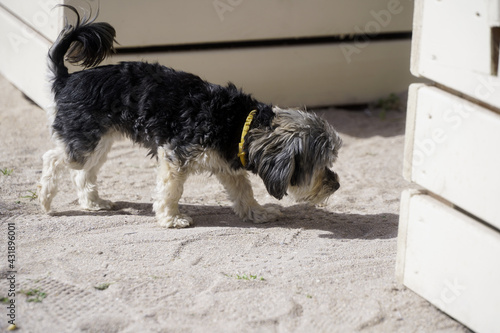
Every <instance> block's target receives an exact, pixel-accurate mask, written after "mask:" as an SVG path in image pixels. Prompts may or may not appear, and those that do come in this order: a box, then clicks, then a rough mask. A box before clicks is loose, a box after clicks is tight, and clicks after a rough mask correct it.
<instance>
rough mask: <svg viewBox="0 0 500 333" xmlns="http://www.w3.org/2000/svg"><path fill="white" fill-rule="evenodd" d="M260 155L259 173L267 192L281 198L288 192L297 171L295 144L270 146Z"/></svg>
mask: <svg viewBox="0 0 500 333" xmlns="http://www.w3.org/2000/svg"><path fill="white" fill-rule="evenodd" d="M293 141H296V140H293ZM295 143H298V142H295ZM258 155H259V156H256V157H257V158H258V161H257V163H256V166H257V174H258V175H259V176H260V178H262V181H263V182H264V185H265V186H266V189H267V192H269V194H271V195H272V196H273V197H275V198H276V199H278V200H281V199H282V198H283V197H284V196H285V195H286V194H287V193H286V191H287V189H288V186H289V185H290V181H291V179H292V176H293V174H294V172H295V167H296V165H295V156H296V152H295V145H294V144H289V145H277V146H275V147H273V148H270V147H269V146H268V147H266V149H264V151H263V152H262V153H261V154H258Z"/></svg>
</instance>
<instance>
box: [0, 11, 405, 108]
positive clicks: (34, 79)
mask: <svg viewBox="0 0 500 333" xmlns="http://www.w3.org/2000/svg"><path fill="white" fill-rule="evenodd" d="M2 13H3V15H4V17H5V19H2V22H1V23H0V24H1V25H2V26H3V27H4V28H5V30H3V31H11V30H12V29H14V30H15V31H14V30H12V31H14V32H13V33H15V34H17V35H18V36H22V34H23V31H24V30H25V29H28V28H27V27H25V25H24V24H23V23H22V22H20V21H19V20H17V19H16V18H14V17H12V16H11V15H9V13H7V12H5V11H3V10H2ZM8 35H9V34H6V35H3V34H2V35H1V37H0V38H3V40H1V41H0V45H5V46H6V47H0V52H3V53H0V55H1V58H0V59H5V61H1V62H0V72H2V73H3V74H4V75H6V76H7V77H8V78H9V80H11V81H12V82H14V83H15V84H16V85H17V86H18V87H19V88H20V89H21V90H23V91H24V92H25V93H26V94H27V95H28V96H30V97H31V98H32V99H33V100H34V101H35V102H36V103H37V104H39V105H41V106H44V107H45V106H46V105H47V103H48V102H49V97H48V96H49V95H48V94H47V93H46V91H47V90H48V89H47V84H46V82H47V81H46V55H47V50H48V48H49V46H50V45H49V43H48V42H47V40H45V39H44V38H42V37H41V36H40V35H37V34H31V35H30V36H31V37H30V38H29V39H26V42H24V40H23V42H22V43H21V45H20V47H21V48H22V49H19V50H13V49H12V45H11V43H10V42H9V40H7V39H6V38H7V36H8ZM409 53H410V43H409V41H392V42H372V43H367V44H366V45H365V46H364V48H362V49H359V53H356V54H353V55H352V57H351V58H349V59H348V58H346V57H345V56H344V53H343V52H342V49H341V46H340V45H338V44H329V45H310V46H294V47H274V48H272V47H268V48H254V49H232V50H217V51H196V52H173V53H152V54H136V55H127V56H123V55H122V56H116V57H114V58H112V59H111V60H109V62H117V61H125V60H148V61H159V62H160V63H162V64H164V65H167V66H170V67H173V68H176V69H180V70H185V71H188V72H192V73H195V74H198V75H200V76H202V77H203V78H205V79H208V80H209V81H212V82H215V83H220V84H226V83H227V82H228V81H232V82H234V83H235V84H237V85H238V86H240V87H242V88H244V90H245V91H247V92H249V93H252V94H254V96H255V97H257V98H259V99H261V100H263V101H267V102H272V103H274V104H278V105H282V106H305V105H307V106H314V105H333V104H348V103H364V102H370V101H373V100H376V99H378V98H380V97H383V96H387V95H388V94H389V93H397V92H400V91H404V90H405V89H406V87H407V86H408V84H409V83H410V82H411V81H412V80H413V78H412V77H411V75H410V73H409V72H408V70H407V68H408V64H409V57H408V55H409ZM387 73H393V75H388V74H387Z"/></svg>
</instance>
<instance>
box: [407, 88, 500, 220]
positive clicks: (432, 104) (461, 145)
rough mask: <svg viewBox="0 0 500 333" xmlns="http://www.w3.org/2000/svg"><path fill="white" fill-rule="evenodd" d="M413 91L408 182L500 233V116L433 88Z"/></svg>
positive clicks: (408, 144)
mask: <svg viewBox="0 0 500 333" xmlns="http://www.w3.org/2000/svg"><path fill="white" fill-rule="evenodd" d="M412 90H414V91H413V93H412V95H415V94H416V98H411V99H410V101H411V102H412V104H409V105H408V109H409V112H408V115H409V116H410V115H414V117H415V118H414V119H415V124H414V129H413V132H412V131H411V130H410V132H408V133H407V137H406V140H407V145H406V148H407V151H406V152H405V164H409V166H408V167H407V168H406V170H407V172H406V174H407V178H409V180H411V181H413V182H415V183H417V184H419V185H421V186H423V187H424V188H426V189H428V190H430V191H432V192H434V193H435V194H437V195H439V196H441V197H443V198H445V199H446V200H448V201H451V202H452V203H454V204H456V205H458V206H460V207H461V208H463V209H465V210H467V211H468V212H470V213H471V214H474V215H476V216H478V217H479V218H481V219H483V220H485V221H487V222H488V223H491V224H492V225H493V226H495V227H496V228H499V229H500V206H499V205H498V201H499V198H500V186H499V184H500V173H499V172H498V170H500V154H498V153H497V151H498V142H500V131H499V129H500V115H499V114H497V113H495V112H492V111H490V110H488V109H485V108H482V107H480V106H478V105H476V104H473V103H471V102H468V101H466V100H464V99H461V98H459V97H456V96H454V95H451V94H449V93H446V92H444V91H442V90H440V89H438V88H435V87H426V86H417V87H416V89H412ZM412 117H413V116H412ZM411 121H412V120H411V119H408V122H411ZM411 147H413V149H411Z"/></svg>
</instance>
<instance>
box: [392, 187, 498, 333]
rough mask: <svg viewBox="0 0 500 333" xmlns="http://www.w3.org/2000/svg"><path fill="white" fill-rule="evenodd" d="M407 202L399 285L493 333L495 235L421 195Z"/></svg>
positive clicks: (402, 221)
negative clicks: (401, 283)
mask: <svg viewBox="0 0 500 333" xmlns="http://www.w3.org/2000/svg"><path fill="white" fill-rule="evenodd" d="M407 203H408V207H407V210H408V214H405V215H401V219H400V228H403V229H406V239H405V241H404V242H403V241H401V242H400V243H399V244H398V252H399V253H400V254H401V255H403V254H404V260H403V261H402V265H403V267H402V268H400V270H399V273H400V274H402V281H403V283H404V284H405V285H406V286H407V287H409V288H410V289H412V290H413V291H415V292H416V293H417V294H419V295H421V296H422V297H424V298H425V299H427V300H429V301H430V302H431V303H432V304H434V305H435V306H437V307H438V308H440V309H441V310H443V311H444V312H446V313H447V314H449V315H450V316H452V317H454V318H456V319H457V320H459V321H461V322H462V323H464V324H465V325H467V326H468V327H470V328H471V329H473V330H475V331H477V332H498V328H499V327H500V316H498V313H499V309H500V297H499V295H500V284H499V283H498V281H500V265H498V254H499V253H500V233H498V231H497V230H494V229H492V228H490V227H488V226H486V225H484V224H482V223H480V222H477V221H476V220H474V219H472V218H470V217H467V216H465V215H463V214H462V213H460V212H458V211H456V210H454V209H452V208H451V207H448V206H446V205H444V204H443V203H441V202H439V201H437V200H436V199H433V198H432V197H430V196H427V195H415V194H413V195H409V197H408V200H407ZM398 255H399V254H398Z"/></svg>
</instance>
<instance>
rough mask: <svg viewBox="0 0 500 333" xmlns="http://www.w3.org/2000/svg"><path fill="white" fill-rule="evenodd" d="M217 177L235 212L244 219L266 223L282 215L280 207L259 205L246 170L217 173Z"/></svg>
mask: <svg viewBox="0 0 500 333" xmlns="http://www.w3.org/2000/svg"><path fill="white" fill-rule="evenodd" d="M217 178H218V179H219V181H220V182H221V184H222V185H223V186H224V188H225V189H226V191H227V193H228V195H229V198H230V199H231V201H233V210H234V212H235V213H236V214H237V215H238V216H239V217H240V218H241V219H242V220H244V221H252V222H254V223H264V222H269V221H272V220H275V219H276V218H277V217H278V216H280V215H281V212H280V211H279V210H278V209H275V208H272V207H262V206H261V205H259V203H258V202H257V201H256V200H255V198H254V196H253V191H252V185H251V184H250V180H249V179H248V177H247V175H246V172H241V173H237V174H232V175H228V174H222V173H220V174H217Z"/></svg>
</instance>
